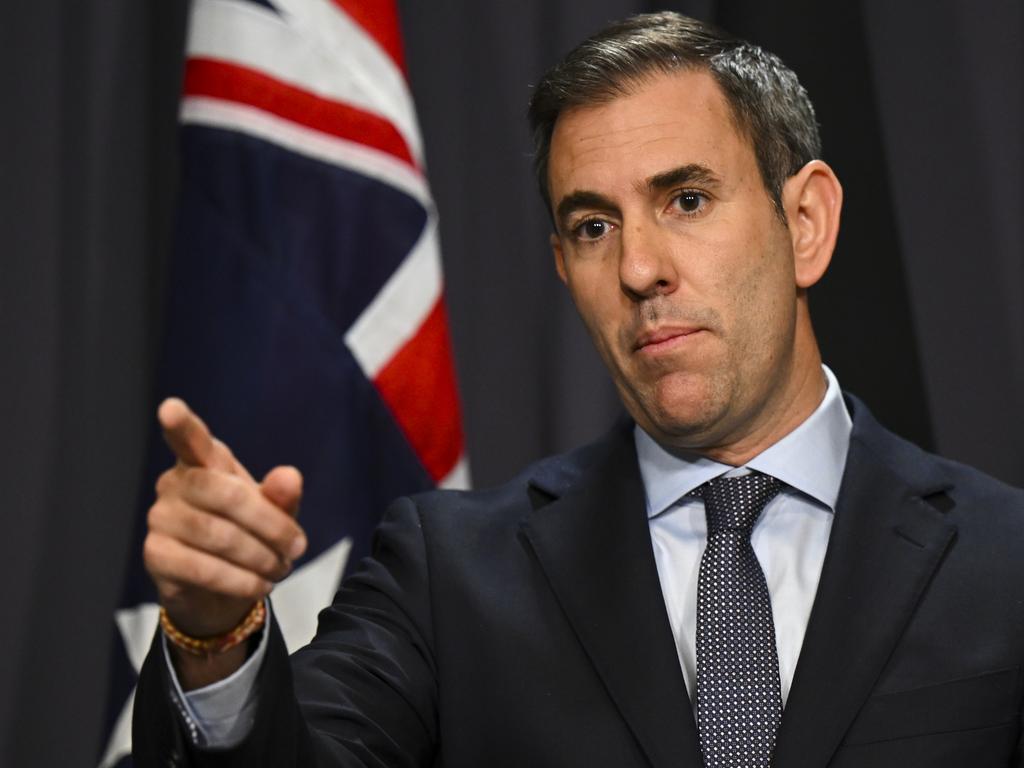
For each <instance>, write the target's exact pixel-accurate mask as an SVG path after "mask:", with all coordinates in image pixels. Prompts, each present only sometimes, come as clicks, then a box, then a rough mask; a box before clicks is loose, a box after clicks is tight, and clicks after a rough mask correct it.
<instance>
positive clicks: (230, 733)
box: [160, 603, 273, 749]
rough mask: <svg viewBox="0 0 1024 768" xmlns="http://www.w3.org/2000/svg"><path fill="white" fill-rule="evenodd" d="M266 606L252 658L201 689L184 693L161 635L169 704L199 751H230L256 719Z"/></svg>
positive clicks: (265, 637)
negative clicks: (263, 620)
mask: <svg viewBox="0 0 1024 768" xmlns="http://www.w3.org/2000/svg"><path fill="white" fill-rule="evenodd" d="M272 615H273V614H272V612H271V610H270V605H269V603H268V604H267V620H266V623H265V624H264V625H263V636H262V637H261V638H260V643H259V645H258V646H257V647H256V650H255V651H254V652H253V654H252V655H251V656H250V657H249V658H248V659H246V660H245V663H244V664H243V665H242V666H241V667H239V668H238V669H237V670H235V672H234V673H232V674H231V675H229V676H228V677H225V678H224V679H223V680H218V681H217V682H216V683H213V684H212V685H208V686H206V687H204V688H196V689H195V690H194V691H189V692H188V693H185V692H184V691H183V690H182V689H181V682H180V681H179V680H178V675H177V673H176V672H175V670H174V664H172V663H171V656H170V651H169V650H168V648H167V638H166V637H165V636H163V634H162V633H161V638H160V640H161V643H162V646H163V651H164V661H165V662H166V664H167V671H168V674H169V676H170V679H171V692H170V693H171V703H172V704H173V705H174V708H175V709H176V710H177V712H178V714H179V715H180V716H181V719H182V720H183V722H184V724H185V729H186V731H187V732H188V736H189V738H190V739H191V741H192V746H194V747H198V748H200V749H230V748H231V747H235V746H237V745H238V744H240V743H241V742H242V741H244V740H245V737H246V736H248V735H249V731H251V730H252V725H253V722H254V721H255V719H256V705H257V703H258V699H259V696H258V694H259V685H258V680H257V678H258V675H259V671H260V664H261V663H262V662H263V657H264V656H266V653H267V640H268V638H269V637H270V622H271V621H272V620H273V619H272V618H271V617H272Z"/></svg>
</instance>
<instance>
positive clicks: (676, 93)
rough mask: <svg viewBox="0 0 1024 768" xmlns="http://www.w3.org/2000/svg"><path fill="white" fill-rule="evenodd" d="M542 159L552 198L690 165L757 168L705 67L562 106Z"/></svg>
mask: <svg viewBox="0 0 1024 768" xmlns="http://www.w3.org/2000/svg"><path fill="white" fill-rule="evenodd" d="M548 163H549V165H548V168H549V183H550V185H551V192H552V198H553V200H555V201H557V199H558V197H559V196H560V194H564V193H565V192H567V191H569V190H574V189H598V188H608V187H610V186H615V184H616V183H627V182H633V181H636V180H638V179H643V178H647V177H650V176H652V175H655V174H658V173H661V172H663V171H664V170H666V169H667V168H673V167H678V166H680V165H686V164H690V163H698V164H701V165H704V166H706V167H708V168H710V169H711V170H713V171H715V172H716V173H717V174H718V175H719V176H721V177H722V178H723V179H728V177H729V176H730V175H732V176H736V175H737V174H739V175H744V174H748V173H749V172H750V170H751V167H754V169H755V170H756V159H755V158H754V154H753V148H752V147H751V146H750V142H749V141H748V140H747V139H746V137H745V136H743V135H741V134H740V132H739V131H738V130H737V128H736V125H735V121H734V119H733V114H732V110H731V108H730V106H729V104H728V102H727V101H726V99H725V96H724V94H723V93H722V90H721V88H720V87H719V85H718V83H716V82H715V79H714V78H713V77H712V76H711V75H710V74H708V73H707V72H703V71H679V72H670V73H658V74H656V75H652V76H650V77H648V78H645V79H644V80H643V81H641V82H639V83H638V84H637V85H636V86H634V87H633V88H632V89H630V91H629V92H627V93H626V94H624V95H622V96H618V97H615V98H613V99H612V100H611V101H608V102H606V103H603V104H597V105H592V106H583V107H574V108H572V109H569V110H566V111H565V112H564V113H563V114H562V115H560V116H559V118H558V121H557V122H556V123H555V129H554V132H553V133H552V137H551V151H550V156H549V161H548Z"/></svg>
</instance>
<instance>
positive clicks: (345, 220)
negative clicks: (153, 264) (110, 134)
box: [99, 0, 468, 768]
mask: <svg viewBox="0 0 1024 768" xmlns="http://www.w3.org/2000/svg"><path fill="white" fill-rule="evenodd" d="M183 91H184V93H183V98H182V104H181V116H180V117H181V142H182V192H181V200H180V205H179V221H178V228H177V241H176V248H175V252H174V257H173V261H172V264H171V265H170V272H169V279H168V286H167V305H166V313H165V328H166V331H165V338H164V341H163V348H162V355H161V365H160V371H159V373H158V381H159V389H160V391H159V392H158V395H159V397H161V398H162V397H163V396H167V395H176V396H179V397H182V398H184V399H185V400H186V401H188V402H189V404H190V405H191V406H192V407H193V408H194V409H195V411H196V412H197V413H199V414H200V415H201V416H202V418H203V419H204V420H205V421H206V422H207V423H208V424H209V426H210V428H211V429H212V431H213V432H214V434H216V435H217V436H218V437H220V438H221V439H222V440H224V441H225V442H226V443H227V444H228V445H229V446H231V448H232V449H233V450H234V452H235V454H236V455H237V456H238V458H239V459H240V461H241V462H242V463H243V464H245V465H246V466H247V467H248V468H249V470H250V471H251V472H252V473H253V475H254V476H257V477H259V476H261V475H262V474H263V473H265V472H266V471H267V470H269V469H270V468H271V467H273V466H275V465H278V464H292V465H295V466H297V467H299V468H300V469H301V470H302V472H303V475H304V477H305V493H304V496H303V505H302V515H301V518H300V520H301V523H302V525H303V527H304V528H305V530H306V532H307V534H308V536H309V541H310V547H309V551H308V553H307V554H306V555H305V557H304V558H303V559H302V560H301V561H299V562H298V563H297V564H296V569H295V571H294V572H293V573H292V575H290V576H289V577H288V579H286V580H285V581H284V582H282V583H281V584H280V585H278V587H277V588H276V589H275V591H274V595H273V600H274V608H275V613H276V615H277V618H278V619H279V621H280V624H281V628H282V631H283V632H284V634H285V638H286V640H287V642H288V644H289V647H290V648H295V647H298V646H299V645H301V644H303V643H304V642H306V641H307V640H308V639H309V638H310V637H311V636H312V634H313V631H314V629H315V617H316V613H317V611H318V610H319V609H320V608H322V607H323V606H325V605H326V604H327V603H328V602H329V601H330V599H331V597H332V595H333V593H334V591H335V589H336V588H337V585H338V581H339V579H340V577H341V574H342V571H343V570H344V568H345V563H346V562H347V561H348V560H349V559H350V558H352V557H358V556H359V555H361V554H363V553H364V552H365V551H366V550H367V548H368V544H369V539H370V534H371V531H372V530H373V527H374V526H375V524H376V521H377V518H378V516H379V514H380V513H381V511H382V510H383V509H384V507H385V506H386V504H387V502H388V501H390V500H391V499H393V498H394V497H395V496H398V495H400V494H404V493H410V492H414V491H418V490H423V489H426V488H429V487H432V486H435V485H443V486H449V487H452V486H454V487H462V486H465V485H466V484H467V482H468V471H467V467H466V463H465V459H464V454H463V440H462V428H461V421H460V416H459V407H458V398H457V392H456V384H455V376H454V368H453V365H452V355H451V349H450V346H449V335H448V326H447V319H446V314H445V305H444V299H443V290H442V288H443V285H442V277H441V262H440V255H439V252H438V239H437V217H436V214H435V210H434V206H433V203H432V201H431V197H430V190H429V188H428V185H427V181H426V178H425V175H424V163H423V152H422V147H421V144H420V138H419V131H418V127H417V124H416V118H415V113H414V110H413V104H412V99H411V97H410V93H409V87H408V83H407V80H406V77H405V69H404V61H403V56H402V46H401V38H400V34H399V27H398V18H397V11H396V8H395V5H394V0H272V1H270V0H194V2H193V8H192V15H191V21H190V30H189V37H188V51H187V60H186V66H185V77H184V88H183ZM171 461H172V460H171V456H170V454H169V452H168V451H167V450H166V448H164V447H163V445H162V443H161V440H160V437H159V435H158V434H157V433H156V430H155V429H154V436H153V441H152V449H151V451H150V461H149V480H151V481H152V480H155V478H156V477H157V475H159V473H160V472H162V471H163V470H164V469H166V468H167V467H168V466H170V464H171ZM151 488H152V482H148V481H147V482H146V483H145V484H144V489H145V492H144V494H143V499H142V500H141V502H140V505H139V506H140V510H139V519H138V526H137V528H138V530H137V535H136V537H135V545H134V550H133V552H132V560H131V563H130V567H129V569H128V573H127V575H126V580H125V587H124V594H123V599H122V601H121V608H120V609H119V610H118V611H117V612H116V614H115V617H114V619H115V623H116V625H117V630H118V632H117V637H116V640H115V648H114V663H113V669H114V672H113V675H112V677H113V679H112V683H111V690H110V697H109V712H110V718H109V720H110V732H109V735H108V738H107V739H106V740H105V744H104V748H103V752H102V755H101V756H100V760H99V765H100V766H101V768H107V767H108V766H115V765H119V764H122V765H123V764H127V763H128V759H129V758H128V757H127V756H128V754H129V752H130V750H131V743H130V739H131V723H130V719H131V705H132V698H133V695H132V694H133V690H134V683H135V675H136V672H137V670H138V669H139V666H140V665H141V663H142V658H143V656H144V655H145V653H146V651H147V649H148V647H149V643H150V641H151V639H152V636H153V632H154V631H155V628H156V623H157V607H156V605H155V592H154V590H153V588H152V585H151V584H150V581H149V579H148V577H147V575H146V574H145V571H144V569H143V567H142V562H141V552H142V539H143V537H144V534H145V509H146V508H147V507H148V506H149V504H150V503H151V501H152V498H151V492H149V489H151Z"/></svg>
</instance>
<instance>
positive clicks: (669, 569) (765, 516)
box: [634, 366, 852, 704]
mask: <svg viewBox="0 0 1024 768" xmlns="http://www.w3.org/2000/svg"><path fill="white" fill-rule="evenodd" d="M823 370H824V374H825V378H826V379H827V381H828V388H827V390H826V391H825V397H824V398H823V399H822V401H821V403H820V404H819V405H818V407H817V409H816V410H815V411H814V413H812V414H811V415H810V416H809V417H808V418H807V419H806V420H805V421H804V422H803V423H802V424H801V425H800V426H799V427H797V428H796V429H794V430H793V431H792V432H790V433H789V434H788V435H786V436H785V437H783V438H782V439H781V440H779V441H778V442H777V443H775V444H774V445H772V446H770V447H769V448H766V449H765V450H764V451H763V452H761V453H760V454H758V455H757V456H755V457H754V458H753V459H751V460H750V461H748V462H747V463H746V464H745V465H744V466H743V467H732V466H729V465H728V464H719V463H718V462H716V461H712V460H711V459H708V458H705V457H703V456H696V455H694V456H691V457H689V458H685V457H680V456H677V455H674V454H671V453H669V452H668V451H666V450H665V449H664V448H662V447H661V446H660V445H658V443H656V442H655V441H654V439H653V438H651V437H650V436H649V435H648V434H647V433H646V432H644V431H643V430H641V429H640V428H639V427H638V428H637V429H636V430H635V432H634V437H635V440H636V450H637V457H638V458H639V462H640V474H641V476H642V477H643V482H644V489H645V490H646V492H647V515H648V518H649V519H650V530H651V541H652V542H653V544H654V559H655V561H656V563H657V565H658V577H659V579H660V580H661V590H662V594H663V595H664V597H665V609H666V610H667V612H668V617H669V622H670V624H671V626H672V634H673V635H674V636H675V641H676V650H677V651H678V653H679V664H680V666H681V667H682V670H683V677H684V678H685V680H686V688H687V690H688V691H689V692H690V697H691V700H692V701H694V702H695V694H696V689H697V686H696V680H697V655H696V637H697V575H698V573H699V571H700V558H701V555H702V554H703V553H704V546H705V544H706V543H707V520H706V518H705V516H704V502H703V501H701V500H700V499H699V498H696V497H692V496H687V494H688V493H690V491H692V490H694V489H695V488H697V487H698V486H700V485H702V484H703V483H705V482H707V481H708V480H711V479H712V478H714V477H718V476H719V475H723V474H730V475H733V474H743V473H746V472H748V471H750V470H756V471H758V472H763V473H764V474H766V475H771V476H772V477H775V478H778V479H779V480H781V481H782V482H783V483H784V484H785V485H784V487H783V490H782V491H781V492H780V493H779V495H778V496H776V497H775V498H774V499H772V500H771V501H770V502H769V503H768V505H767V506H766V507H765V509H764V512H762V513H761V517H760V518H758V520H757V523H756V524H755V525H754V531H753V533H752V534H751V537H750V542H751V545H752V546H753V548H754V553H755V554H756V555H757V559H758V561H759V562H760V563H761V569H762V570H763V571H764V575H765V580H766V581H767V582H768V593H769V595H770V597H771V602H772V616H773V618H774V621H775V643H776V647H777V648H778V652H779V677H780V680H781V683H782V701H783V704H785V702H786V699H787V698H788V696H789V688H790V685H792V682H793V672H794V671H795V670H796V662H797V659H798V658H799V656H800V648H801V646H802V645H803V640H804V632H805V631H806V629H807V621H808V619H809V618H810V615H811V606H812V604H813V603H814V595H815V593H816V592H817V590H818V579H819V577H820V576H821V566H822V563H823V562H824V560H825V549H826V547H827V546H828V537H829V533H830V532H831V530H832V517H833V513H834V512H835V506H836V499H837V498H838V497H839V485H840V483H841V482H842V478H843V468H844V467H845V466H846V454H847V451H848V450H849V446H850V430H851V428H852V422H851V420H850V414H849V412H848V411H847V410H846V405H845V403H844V402H843V398H842V393H841V392H840V390H839V384H838V382H837V381H836V378H835V376H834V375H833V373H832V371H830V370H829V369H828V368H825V367H824V366H823Z"/></svg>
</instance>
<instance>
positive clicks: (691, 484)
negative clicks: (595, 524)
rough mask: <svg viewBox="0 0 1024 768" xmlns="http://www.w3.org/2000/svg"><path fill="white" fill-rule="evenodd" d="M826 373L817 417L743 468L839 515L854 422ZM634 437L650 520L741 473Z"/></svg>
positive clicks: (637, 430)
mask: <svg viewBox="0 0 1024 768" xmlns="http://www.w3.org/2000/svg"><path fill="white" fill-rule="evenodd" d="M822 370H823V371H824V373H825V379H826V380H827V382H828V387H827V389H826V390H825V397H824V398H822V401H821V403H820V404H819V405H818V407H817V408H816V409H815V410H814V413H812V414H811V415H810V416H808V417H807V419H806V420H805V421H804V422H803V423H802V424H801V425H800V426H798V427H797V428H796V429H794V430H793V431H792V432H790V433H789V434H788V435H786V436H785V437H783V438H782V439H781V440H779V441H778V442H777V443H775V444H773V445H771V446H769V447H768V448H766V449H765V450H764V451H762V452H761V453H759V454H758V455H757V456H755V457H754V458H752V459H751V460H750V461H748V462H747V463H746V465H744V467H745V468H747V469H752V470H757V471H758V472H763V473H764V474H766V475H771V476H772V477H775V478H778V479H779V480H781V481H782V482H783V483H785V484H786V485H787V486H789V487H790V488H792V489H795V490H797V491H799V492H801V493H803V494H806V495H807V496H810V497H811V498H812V499H814V500H815V501H817V502H818V503H820V504H821V505H822V506H824V507H826V508H828V510H829V511H830V512H834V511H835V506H836V500H837V499H838V498H839V484H840V483H841V482H842V479H843V469H844V468H845V466H846V454H847V452H848V451H849V448H850V430H851V429H852V427H853V422H852V421H851V419H850V413H849V411H847V410H846V404H845V403H844V402H843V397H842V393H841V391H840V389H839V382H838V381H836V377H835V374H833V373H832V371H830V370H829V369H828V367H826V366H824V365H823V366H822ZM633 437H634V440H635V442H636V453H637V458H638V460H639V462H640V475H641V477H642V478H643V482H644V490H645V491H646V494H647V515H648V517H654V516H655V515H660V514H661V513H662V512H664V511H665V510H666V509H668V508H669V507H671V506H672V505H673V504H674V503H675V502H677V501H678V500H679V499H680V498H682V497H683V496H685V495H686V494H687V493H689V492H690V491H692V490H694V489H695V488H697V487H698V486H700V485H703V484H704V483H706V482H707V481H708V480H711V479H712V478H715V477H718V476H719V475H722V474H725V473H726V472H730V471H732V470H734V469H736V467H732V466H729V465H728V464H721V463H719V462H717V461H713V460H712V459H709V458H707V457H705V456H700V455H697V454H690V455H682V456H680V455H676V454H673V453H669V452H668V451H666V450H665V449H664V448H662V447H661V446H660V445H659V444H658V443H657V442H656V441H655V440H654V438H652V437H651V436H650V435H648V434H647V433H646V432H644V431H643V430H642V429H640V427H639V426H637V427H636V428H635V429H634V431H633Z"/></svg>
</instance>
